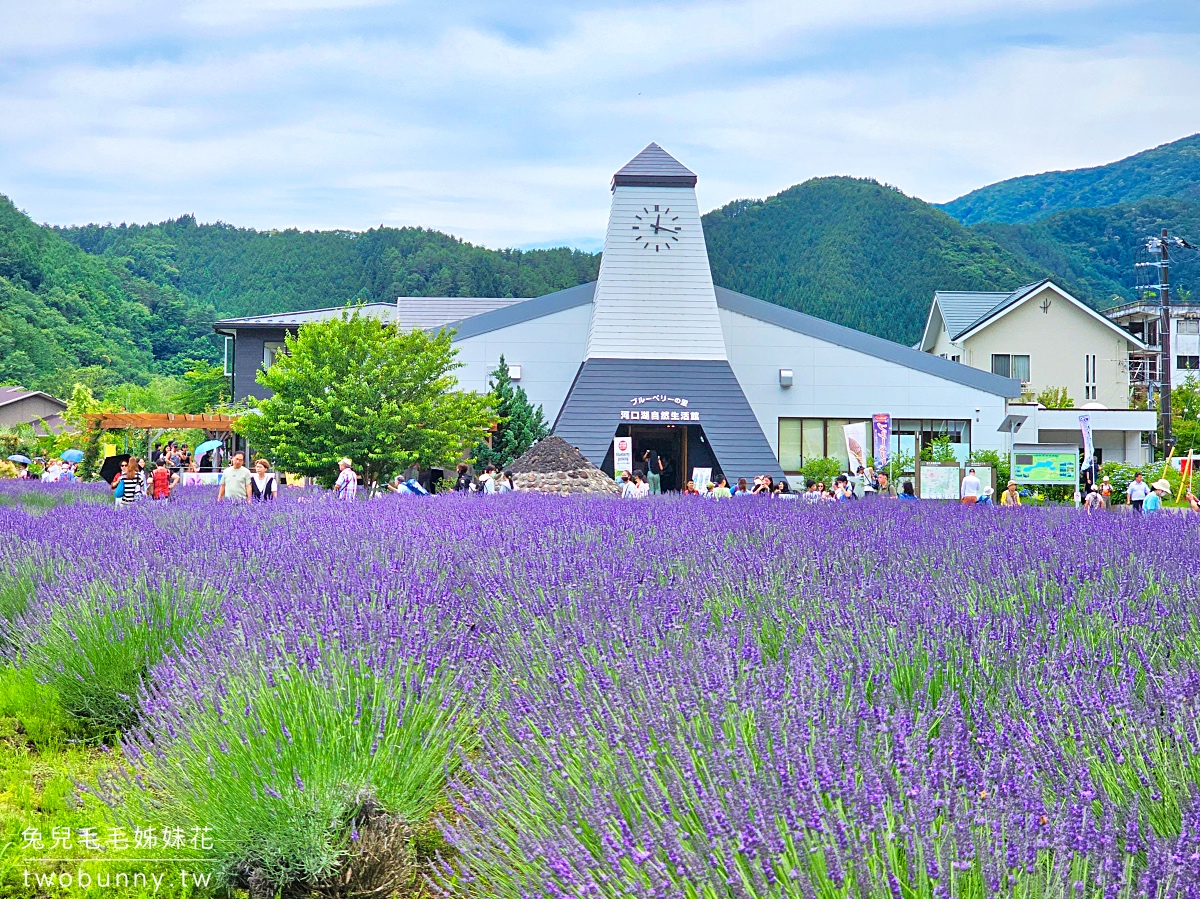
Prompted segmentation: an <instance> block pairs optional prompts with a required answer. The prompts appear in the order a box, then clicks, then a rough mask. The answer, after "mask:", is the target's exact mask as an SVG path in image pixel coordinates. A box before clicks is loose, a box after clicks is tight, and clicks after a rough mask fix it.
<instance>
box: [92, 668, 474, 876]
mask: <svg viewBox="0 0 1200 899" xmlns="http://www.w3.org/2000/svg"><path fill="white" fill-rule="evenodd" d="M323 651H324V653H326V654H325V655H324V657H323V658H320V659H319V660H318V661H317V664H316V665H314V666H312V667H307V666H301V665H300V664H297V663H296V662H294V661H290V660H289V661H284V660H280V661H278V662H276V663H273V664H272V665H269V666H263V665H261V664H260V663H259V660H256V659H254V658H253V657H249V658H245V657H243V661H242V662H241V663H235V664H234V665H233V666H232V670H229V669H227V670H226V676H224V677H221V678H218V679H216V680H214V679H212V678H211V677H209V675H211V673H212V669H211V668H210V667H209V663H208V662H207V660H206V659H205V658H204V657H205V655H206V653H204V652H203V651H202V650H193V651H191V652H190V653H189V654H188V655H187V656H185V658H184V659H183V660H182V663H181V667H179V668H178V669H177V670H174V671H173V673H171V674H166V675H164V676H163V677H162V678H161V679H156V684H155V685H152V686H151V687H150V688H149V693H148V696H147V702H148V704H149V706H150V708H152V709H153V711H151V712H148V714H147V717H146V722H145V725H144V726H143V727H142V728H139V729H138V731H136V732H135V733H134V734H133V735H132V736H131V738H130V739H128V740H126V741H125V743H124V748H125V751H126V754H127V756H128V758H129V759H130V761H131V762H132V764H133V765H134V767H135V771H136V775H135V777H134V780H133V781H131V782H129V783H127V784H126V785H125V787H126V789H125V790H124V792H125V794H126V802H127V803H128V804H127V806H126V809H127V811H128V812H129V814H130V816H131V820H138V819H140V820H147V821H155V822H159V823H161V824H162V825H163V826H168V827H174V826H180V827H185V828H190V827H192V826H193V825H194V824H196V823H197V822H200V823H203V824H204V825H206V826H208V827H211V828H212V833H213V848H212V850H211V853H210V854H209V855H210V858H212V860H213V861H215V862H216V871H217V874H218V876H219V877H220V878H221V880H222V881H223V883H224V884H225V885H226V886H228V887H240V888H245V889H249V890H250V892H251V896H275V895H276V894H279V893H281V894H282V895H284V896H289V895H297V896H298V895H306V896H307V895H309V893H311V892H313V891H316V892H318V893H322V894H330V893H331V892H336V891H337V890H338V889H341V890H344V892H342V893H340V895H359V894H365V893H366V892H370V891H372V890H377V889H380V887H381V886H382V887H384V889H381V890H380V892H379V893H378V894H379V895H392V890H394V889H396V888H403V887H406V886H411V883H409V881H411V880H412V878H413V876H414V872H415V863H414V857H415V855H414V846H413V838H414V827H415V825H416V823H417V822H420V821H422V820H424V819H426V818H428V817H429V816H430V815H431V813H432V812H433V809H434V808H435V806H436V805H437V803H438V801H439V800H440V799H441V797H442V794H443V790H444V787H445V784H446V780H447V778H448V777H449V776H450V775H451V774H452V773H453V771H454V770H455V768H456V767H457V765H456V760H457V758H458V756H459V753H460V752H461V751H463V750H464V749H465V748H467V747H466V746H465V744H466V741H467V736H468V734H469V733H470V728H469V723H467V722H464V721H463V720H461V719H460V716H459V714H458V708H459V703H460V702H461V697H458V698H455V696H454V692H453V686H452V684H451V683H450V682H449V679H448V678H436V677H434V678H427V677H425V676H424V675H423V673H422V671H421V669H420V667H419V666H416V665H414V666H411V667H409V668H408V669H407V670H405V669H400V670H396V669H395V667H394V666H387V667H385V666H381V667H382V669H383V670H377V669H375V668H373V667H372V666H371V665H370V664H369V663H367V662H365V661H363V660H362V659H361V658H349V657H347V656H346V655H345V654H342V653H341V652H339V651H336V650H335V651H331V650H330V649H329V648H328V647H326V648H325V649H324V650H323ZM164 667H165V668H172V667H174V666H173V663H168V664H167V665H166V666H164ZM198 669H203V674H202V675H197V673H196V672H197V670H198ZM195 684H203V685H204V686H203V687H202V688H197V687H196V686H195ZM135 784H136V786H135ZM116 795H117V794H116V793H115V792H111V791H110V801H113V802H117V801H119V800H117V799H115V798H113V797H115V796H116ZM347 878H349V879H350V880H351V881H354V880H357V881H358V882H355V883H347V882H346V881H347Z"/></svg>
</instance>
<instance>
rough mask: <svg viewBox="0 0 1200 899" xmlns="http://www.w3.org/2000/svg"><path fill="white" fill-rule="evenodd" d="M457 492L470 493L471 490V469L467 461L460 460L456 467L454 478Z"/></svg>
mask: <svg viewBox="0 0 1200 899" xmlns="http://www.w3.org/2000/svg"><path fill="white" fill-rule="evenodd" d="M454 492H455V493H470V492H471V470H470V468H469V467H468V466H467V463H466V462H459V463H458V468H457V469H456V477H455V478H454Z"/></svg>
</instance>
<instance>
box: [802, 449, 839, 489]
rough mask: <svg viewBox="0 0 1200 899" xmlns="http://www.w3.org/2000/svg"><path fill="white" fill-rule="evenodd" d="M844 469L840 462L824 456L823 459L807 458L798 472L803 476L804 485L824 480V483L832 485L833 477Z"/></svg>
mask: <svg viewBox="0 0 1200 899" xmlns="http://www.w3.org/2000/svg"><path fill="white" fill-rule="evenodd" d="M844 471H845V466H844V465H843V464H842V463H841V462H839V461H838V460H837V459H832V458H830V457H828V456H826V457H825V458H823V459H811V460H809V462H808V463H806V464H805V466H804V467H803V468H802V469H800V474H801V475H803V476H804V485H805V486H806V487H807V486H808V485H809V484H811V483H813V482H814V481H824V482H825V483H826V484H829V485H832V484H833V479H834V478H836V477H837V476H838V475H839V474H842V473H843V472H844Z"/></svg>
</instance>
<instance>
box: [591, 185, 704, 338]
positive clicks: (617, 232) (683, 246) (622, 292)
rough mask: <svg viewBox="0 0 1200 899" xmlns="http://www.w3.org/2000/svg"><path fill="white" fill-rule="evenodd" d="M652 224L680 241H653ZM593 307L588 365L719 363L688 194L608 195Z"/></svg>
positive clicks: (640, 191) (661, 190)
mask: <svg viewBox="0 0 1200 899" xmlns="http://www.w3.org/2000/svg"><path fill="white" fill-rule="evenodd" d="M668 210H669V211H668ZM639 216H640V218H639ZM656 217H657V218H659V220H660V221H661V223H662V224H663V225H669V226H670V227H672V228H679V229H680V230H679V232H678V235H677V236H678V240H671V239H669V238H668V237H665V236H662V235H659V239H657V240H656V239H655V235H654V232H653V229H652V228H651V227H650V223H652V222H654V221H655V220H656ZM639 237H641V238H642V240H638V238H639ZM647 243H649V244H650V246H649V248H647V247H646V244H647ZM656 243H657V244H658V246H659V247H660V249H658V250H656V249H655V244H656ZM668 244H669V245H670V247H671V248H670V249H666V246H667V245H668ZM592 302H593V306H592V308H593V313H592V323H591V333H590V336H589V338H588V344H587V358H589V359H592V358H608V359H724V358H725V343H724V340H723V339H722V336H721V324H720V319H719V317H718V312H717V297H716V293H715V292H714V290H713V282H712V273H711V271H710V270H709V267H708V249H707V247H706V246H705V243H704V231H703V230H702V228H701V225H700V209H699V207H698V206H697V204H696V191H695V189H694V188H691V187H626V186H621V187H617V188H615V189H614V191H613V201H612V211H611V212H610V214H609V218H608V232H607V234H606V236H605V239H604V255H603V256H602V257H601V260H600V275H599V278H598V279H597V282H596V293H595V296H594V298H593V301H592Z"/></svg>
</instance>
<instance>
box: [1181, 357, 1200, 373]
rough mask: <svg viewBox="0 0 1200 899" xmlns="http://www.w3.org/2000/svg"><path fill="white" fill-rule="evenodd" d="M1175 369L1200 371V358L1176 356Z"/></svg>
mask: <svg viewBox="0 0 1200 899" xmlns="http://www.w3.org/2000/svg"><path fill="white" fill-rule="evenodd" d="M1175 367H1176V368H1178V369H1181V370H1182V371H1200V356H1176V357H1175Z"/></svg>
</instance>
